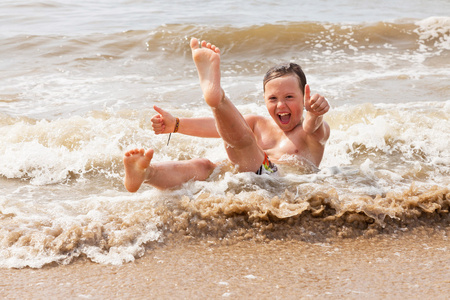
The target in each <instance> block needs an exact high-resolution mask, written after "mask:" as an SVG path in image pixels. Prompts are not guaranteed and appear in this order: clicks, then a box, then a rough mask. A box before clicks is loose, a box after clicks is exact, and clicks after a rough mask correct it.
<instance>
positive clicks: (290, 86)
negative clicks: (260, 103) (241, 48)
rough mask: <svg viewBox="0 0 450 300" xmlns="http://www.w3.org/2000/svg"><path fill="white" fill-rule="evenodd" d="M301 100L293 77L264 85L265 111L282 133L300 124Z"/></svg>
mask: <svg viewBox="0 0 450 300" xmlns="http://www.w3.org/2000/svg"><path fill="white" fill-rule="evenodd" d="M303 98H304V97H303V91H302V90H300V86H299V79H298V78H297V76H295V75H292V74H289V75H285V76H282V77H278V78H275V79H272V80H270V81H269V82H267V83H266V86H265V92H264V100H265V102H266V107H267V110H268V111H269V114H270V115H271V116H272V118H273V119H274V121H275V123H277V125H278V126H279V127H280V128H281V129H282V130H283V131H291V130H292V129H294V128H295V127H296V126H297V125H298V124H300V123H301V120H302V114H303Z"/></svg>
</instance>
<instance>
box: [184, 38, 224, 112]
mask: <svg viewBox="0 0 450 300" xmlns="http://www.w3.org/2000/svg"><path fill="white" fill-rule="evenodd" d="M190 45H191V50H192V58H193V59H194V63H195V66H196V67H197V72H198V77H199V79H200V87H201V88H202V92H203V97H205V101H206V103H207V104H208V105H209V106H211V107H217V106H218V105H219V103H220V101H221V100H222V98H223V96H224V94H223V91H222V88H221V86H220V50H219V48H217V47H216V46H215V45H211V44H210V43H206V42H205V41H202V43H201V47H200V45H199V42H198V40H197V39H195V38H193V39H191V44H190Z"/></svg>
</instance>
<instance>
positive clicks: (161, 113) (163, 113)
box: [153, 105, 168, 115]
mask: <svg viewBox="0 0 450 300" xmlns="http://www.w3.org/2000/svg"><path fill="white" fill-rule="evenodd" d="M153 109H154V110H155V111H156V112H157V113H159V114H160V115H166V114H168V112H167V111H165V110H164V109H162V108H159V107H158V106H156V105H153Z"/></svg>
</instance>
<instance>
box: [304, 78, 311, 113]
mask: <svg viewBox="0 0 450 300" xmlns="http://www.w3.org/2000/svg"><path fill="white" fill-rule="evenodd" d="M310 99H311V89H310V88H309V84H306V85H305V95H304V103H305V108H306V110H311V103H310V101H309V100H310Z"/></svg>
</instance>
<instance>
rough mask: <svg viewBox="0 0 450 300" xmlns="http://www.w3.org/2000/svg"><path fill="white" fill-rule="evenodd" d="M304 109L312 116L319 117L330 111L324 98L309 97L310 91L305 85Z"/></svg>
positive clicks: (317, 95) (317, 96)
mask: <svg viewBox="0 0 450 300" xmlns="http://www.w3.org/2000/svg"><path fill="white" fill-rule="evenodd" d="M305 108H306V110H307V111H308V112H310V113H312V114H313V115H316V116H321V115H324V114H325V113H326V112H327V111H329V110H330V104H329V103H328V101H327V99H325V97H323V96H320V95H319V94H314V95H312V96H311V90H310V88H309V85H308V84H307V85H305Z"/></svg>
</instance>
